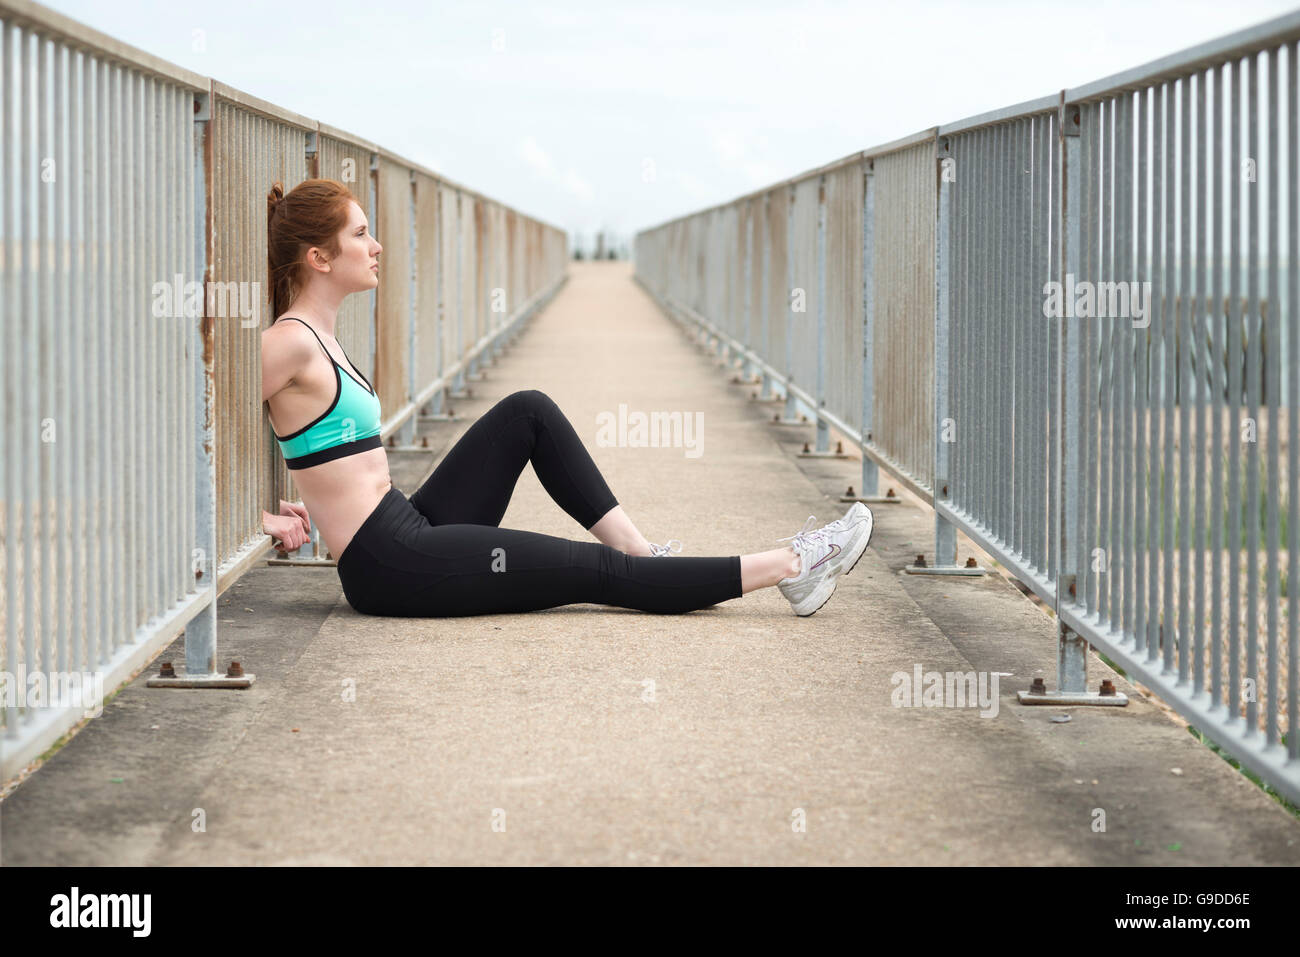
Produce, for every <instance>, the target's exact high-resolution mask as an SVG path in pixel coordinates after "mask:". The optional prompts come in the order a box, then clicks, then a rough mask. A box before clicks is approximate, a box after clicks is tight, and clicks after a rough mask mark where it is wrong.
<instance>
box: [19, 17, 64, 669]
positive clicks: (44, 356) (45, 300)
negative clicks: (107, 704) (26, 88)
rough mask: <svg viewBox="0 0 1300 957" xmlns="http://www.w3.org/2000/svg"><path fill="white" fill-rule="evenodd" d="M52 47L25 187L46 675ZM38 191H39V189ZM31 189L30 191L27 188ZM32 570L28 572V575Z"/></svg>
mask: <svg viewBox="0 0 1300 957" xmlns="http://www.w3.org/2000/svg"><path fill="white" fill-rule="evenodd" d="M49 47H50V41H49V40H48V39H47V38H46V37H44V36H41V35H37V37H36V57H37V59H36V74H35V78H34V79H35V85H34V88H33V90H32V109H33V112H34V116H33V119H34V120H35V123H36V136H37V139H36V142H35V145H36V148H37V155H36V162H37V166H36V168H37V169H38V170H40V171H41V174H42V175H40V176H38V177H33V178H32V179H29V180H28V181H27V182H28V183H31V184H32V185H33V186H35V188H36V189H37V191H38V195H37V199H36V219H35V220H34V221H33V223H32V227H33V228H32V236H33V237H34V238H35V240H36V253H35V255H34V257H33V259H34V260H35V262H34V265H35V267H36V269H35V272H34V274H33V276H32V280H33V293H34V295H35V301H36V312H35V315H36V317H37V320H36V329H35V332H36V335H35V336H34V337H33V338H35V339H36V340H37V344H36V355H37V364H36V365H34V366H33V368H34V369H35V370H36V371H37V375H38V379H37V384H36V386H35V388H34V389H33V393H34V396H35V397H36V399H37V403H38V404H37V407H36V410H35V411H36V416H35V422H34V423H33V424H34V425H35V426H36V428H37V430H38V433H37V434H38V435H39V436H40V442H39V444H38V445H37V454H38V458H39V472H38V475H39V477H38V478H37V485H36V501H37V502H39V503H40V506H39V509H40V510H39V517H38V518H37V519H36V527H37V528H39V530H40V531H39V532H38V533H37V534H38V535H39V536H40V543H41V549H40V563H41V564H40V574H39V576H33V577H36V578H37V580H38V581H39V582H40V585H41V624H40V634H39V636H38V637H39V639H40V665H39V667H40V668H41V669H42V670H44V671H47V672H48V671H51V670H53V668H54V667H55V665H54V664H53V661H52V657H53V655H54V653H55V652H56V648H52V647H51V638H55V637H56V636H55V634H54V629H53V628H52V627H51V621H52V618H53V616H54V615H55V614H57V609H56V608H54V607H52V606H53V605H54V604H56V603H57V600H58V599H57V596H56V595H55V594H54V591H55V589H56V588H57V587H58V582H59V577H60V576H59V571H60V569H59V568H56V567H55V565H54V556H53V555H51V545H52V544H53V539H54V537H55V530H54V528H53V522H52V521H51V518H50V513H51V509H52V507H54V508H57V502H52V501H51V500H50V499H51V496H50V494H49V492H50V489H51V488H53V485H54V483H53V482H52V481H51V474H50V473H51V470H52V469H51V462H50V458H51V454H50V452H49V450H48V446H49V444H50V443H49V442H47V441H46V435H47V434H48V428H49V424H50V423H49V421H48V416H47V413H48V412H49V411H50V410H51V409H52V408H53V405H54V393H55V381H54V374H53V373H54V369H53V368H52V366H53V365H54V356H53V352H54V349H55V346H56V344H55V342H53V341H52V340H53V338H54V337H53V336H52V335H51V331H50V329H48V328H42V325H43V323H41V322H40V318H39V317H40V315H41V314H42V313H44V312H45V310H47V309H49V308H51V305H52V303H51V301H50V300H51V299H52V298H53V291H54V290H53V287H54V276H53V274H52V270H51V269H50V262H49V253H48V252H47V250H49V249H51V248H52V247H53V245H54V237H53V235H52V233H53V232H54V229H53V224H52V219H53V210H52V209H51V204H50V200H49V190H48V189H47V188H46V183H45V182H43V180H44V175H43V174H44V173H45V172H47V171H48V170H47V168H46V160H47V158H48V157H49V155H50V148H51V139H52V134H51V132H50V121H49V113H50V103H49V91H48V79H49ZM38 183H39V184H40V185H36V184H38ZM29 188H30V187H29ZM31 573H32V570H31V569H30V568H29V570H28V574H31ZM35 664H36V662H35V661H34V660H29V661H28V663H27V667H28V669H29V670H30V669H32V668H33V666H34V665H35Z"/></svg>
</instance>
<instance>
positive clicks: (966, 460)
mask: <svg viewBox="0 0 1300 957" xmlns="http://www.w3.org/2000/svg"><path fill="white" fill-rule="evenodd" d="M969 147H970V139H969V138H968V137H965V136H954V137H949V138H948V157H947V160H948V165H947V170H948V177H949V179H950V180H951V183H950V187H949V188H950V189H951V190H952V202H953V209H954V216H953V221H952V236H953V239H952V244H953V259H952V262H953V276H952V286H951V292H950V293H949V300H948V307H949V321H950V326H951V328H950V333H949V334H950V335H951V337H952V339H951V342H952V350H953V357H954V361H953V363H952V386H951V392H952V395H953V410H954V411H955V412H957V414H958V415H963V416H964V415H967V414H968V412H967V410H969V409H970V408H971V407H972V402H971V398H970V375H969V368H970V366H969V361H968V360H967V357H968V356H969V355H970V347H971V335H972V332H973V328H974V323H973V321H972V318H973V317H972V311H971V295H970V289H971V267H970V264H971V242H970V236H971V229H972V220H973V212H972V207H971V201H972V193H971V190H970V189H968V188H967V186H968V185H969V183H968V179H969V177H970V176H971V173H972V171H973V169H974V167H973V166H971V168H969V169H968V168H966V165H965V164H966V160H967V157H972V156H973V153H972V151H971V150H970V148H969ZM959 153H960V155H961V159H960V165H959V161H958V154H959ZM943 168H944V167H943V166H942V164H941V166H940V169H941V170H942V169H943ZM959 438H960V437H959ZM970 453H971V443H970V442H960V441H959V442H956V443H954V447H953V448H952V450H951V452H950V454H949V461H948V465H949V472H950V474H949V476H948V491H949V494H950V499H951V501H952V503H953V504H954V505H955V506H956V507H958V508H960V509H961V510H962V511H964V512H966V513H967V514H970V510H971V507H972V505H971V497H970V496H971V478H972V474H971V454H970Z"/></svg>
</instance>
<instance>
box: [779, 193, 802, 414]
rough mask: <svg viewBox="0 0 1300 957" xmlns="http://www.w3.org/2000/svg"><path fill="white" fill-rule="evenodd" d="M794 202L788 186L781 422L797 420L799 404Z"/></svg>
mask: <svg viewBox="0 0 1300 957" xmlns="http://www.w3.org/2000/svg"><path fill="white" fill-rule="evenodd" d="M794 202H795V188H794V186H793V185H791V186H790V202H789V204H788V205H787V206H786V213H785V383H786V385H785V411H784V412H783V413H782V414H781V418H780V419H779V420H778V421H779V422H780V423H782V424H791V423H798V422H799V406H798V404H797V402H796V401H795V397H794V390H793V389H791V388H790V386H791V385H793V384H794V351H793V350H794V346H793V342H794V302H793V299H794V243H793V242H792V237H793V236H794Z"/></svg>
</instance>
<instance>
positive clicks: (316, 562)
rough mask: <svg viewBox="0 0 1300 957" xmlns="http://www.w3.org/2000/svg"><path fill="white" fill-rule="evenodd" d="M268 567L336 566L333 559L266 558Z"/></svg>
mask: <svg viewBox="0 0 1300 957" xmlns="http://www.w3.org/2000/svg"><path fill="white" fill-rule="evenodd" d="M266 563H267V564H268V565H308V566H313V567H317V566H319V567H321V568H333V567H335V566H337V565H338V560H337V559H334V558H268V559H267V560H266Z"/></svg>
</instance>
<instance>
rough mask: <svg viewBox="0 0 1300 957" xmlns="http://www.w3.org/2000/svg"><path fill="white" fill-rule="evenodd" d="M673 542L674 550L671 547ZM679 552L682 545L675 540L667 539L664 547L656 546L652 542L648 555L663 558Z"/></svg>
mask: <svg viewBox="0 0 1300 957" xmlns="http://www.w3.org/2000/svg"><path fill="white" fill-rule="evenodd" d="M674 542H676V544H677V547H676V548H673V547H672V546H673V543H674ZM681 550H682V543H681V542H678V541H677V539H675V538H670V539H668V543H667V544H665V545H656V544H655V543H654V542H651V543H650V555H651V557H653V558H663V557H664V556H665V555H668V556H671V555H672V553H673V552H680V551H681Z"/></svg>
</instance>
